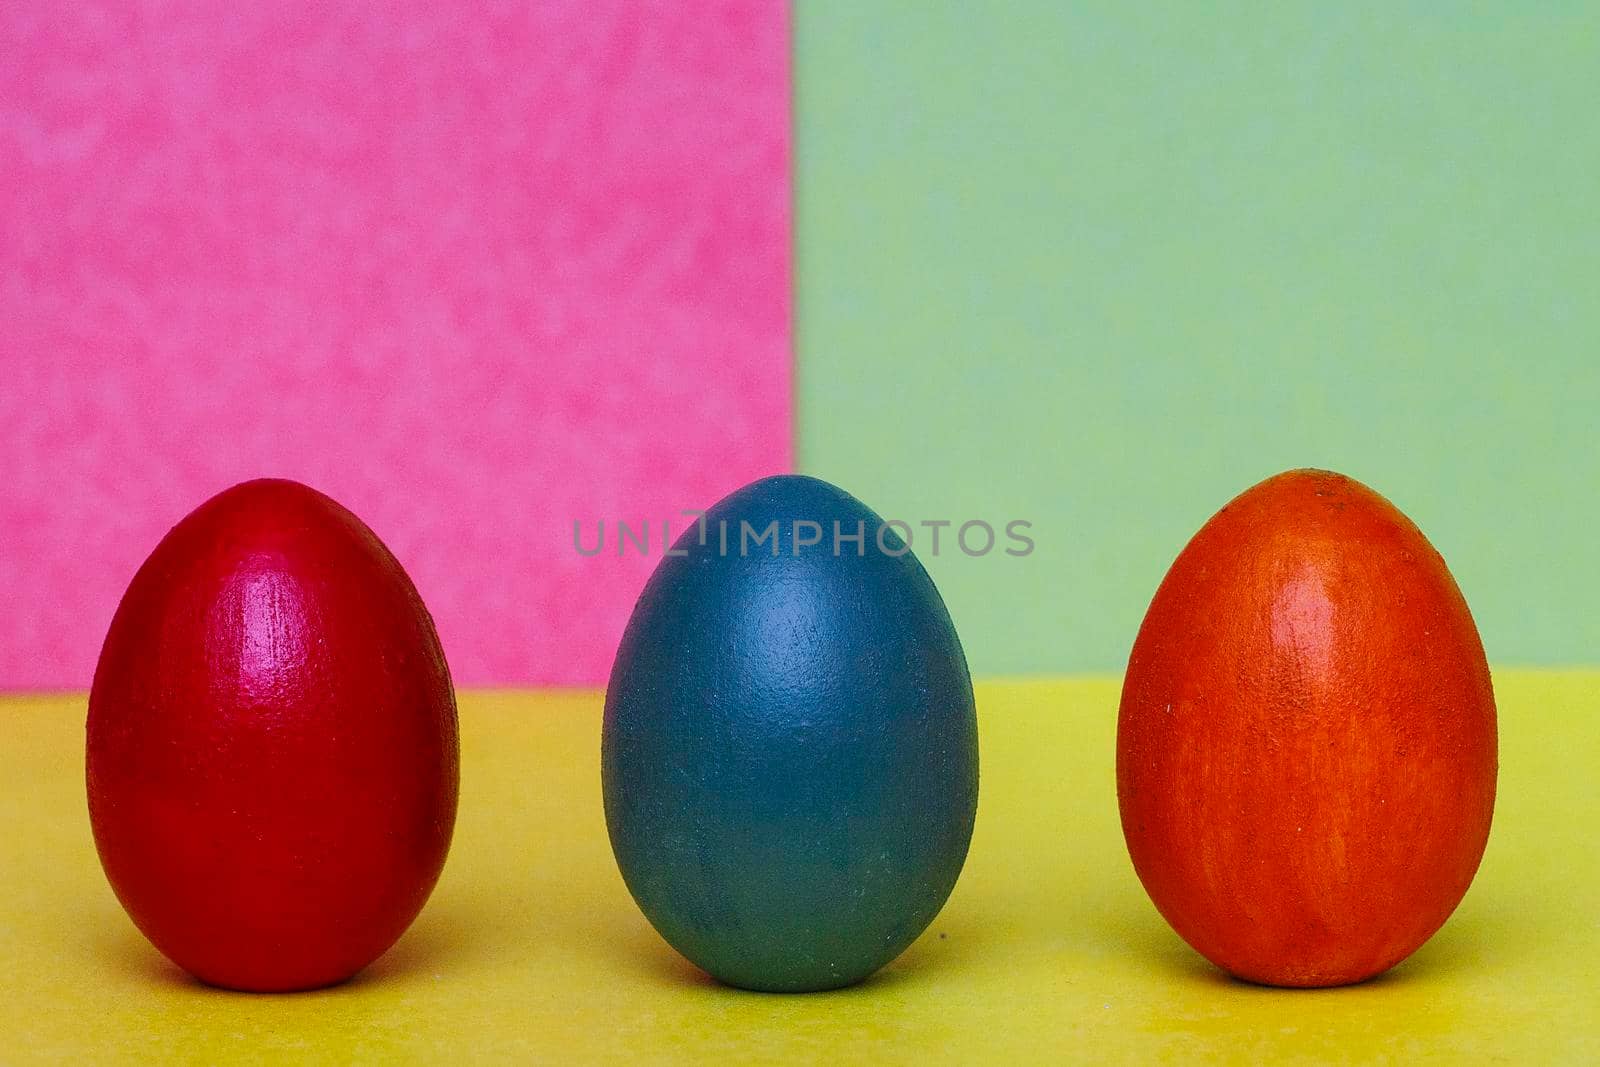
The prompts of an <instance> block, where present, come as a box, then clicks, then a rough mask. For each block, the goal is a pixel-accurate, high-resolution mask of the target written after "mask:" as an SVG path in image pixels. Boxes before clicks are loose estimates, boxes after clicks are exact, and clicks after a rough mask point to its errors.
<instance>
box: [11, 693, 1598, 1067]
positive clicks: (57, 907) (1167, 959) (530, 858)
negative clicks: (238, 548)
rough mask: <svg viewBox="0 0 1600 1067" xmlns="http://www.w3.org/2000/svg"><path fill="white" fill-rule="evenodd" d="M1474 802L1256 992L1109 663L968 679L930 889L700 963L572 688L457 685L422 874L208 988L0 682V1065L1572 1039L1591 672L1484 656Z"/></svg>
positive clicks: (1300, 1053)
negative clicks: (633, 873) (1436, 840)
mask: <svg viewBox="0 0 1600 1067" xmlns="http://www.w3.org/2000/svg"><path fill="white" fill-rule="evenodd" d="M1496 688H1497V691H1498V694H1499V698H1500V715H1501V719H1500V732H1501V778H1500V803H1499V807H1498V810H1497V811H1496V813H1495V827H1494V832H1493V835H1492V837H1491V839H1490V842H1489V851H1488V855H1487V856H1486V858H1485V860H1484V865H1483V869H1482V870H1481V872H1480V873H1479V875H1478V880H1477V883H1476V884H1475V885H1474V886H1473V888H1472V891H1471V892H1470V893H1469V894H1468V895H1467V898H1466V900H1465V902H1464V903H1463V904H1462V906H1461V908H1460V910H1459V911H1458V912H1457V913H1456V916H1455V917H1454V918H1453V919H1452V920H1451V921H1450V923H1449V924H1448V925H1447V926H1446V927H1445V928H1444V930H1443V931H1441V932H1440V933H1439V935H1438V936H1436V937H1435V938H1434V939H1433V941H1431V942H1430V943H1429V944H1428V945H1426V946H1424V947H1423V949H1422V950H1421V951H1419V952H1418V953H1417V954H1416V955H1415V956H1414V957H1412V959H1410V960H1409V961H1407V962H1406V963H1405V964H1403V965H1402V966H1401V967H1399V968H1398V969H1397V970H1395V971H1394V972H1392V973H1391V974H1390V975H1388V976H1385V977H1383V978H1381V979H1379V980H1377V981H1374V982H1371V983H1369V984H1367V985H1364V986H1357V987H1353V988H1348V989H1340V990H1327V991H1316V992H1291V991H1278V990H1269V989H1261V988H1256V987H1252V986H1246V985H1242V984H1239V983H1236V982H1232V981H1230V980H1228V979H1227V978H1225V977H1223V976H1222V975H1220V974H1219V973H1218V972H1216V971H1214V970H1212V969H1211V968H1210V967H1209V965H1207V964H1206V963H1204V961H1202V960H1201V959H1200V958H1199V957H1197V956H1195V955H1194V954H1193V953H1192V952H1190V950H1189V949H1188V948H1187V947H1186V946H1185V945H1184V944H1183V943H1182V942H1180V941H1179V940H1178V938H1177V937H1176V935H1174V934H1172V933H1171V932H1170V931H1169V930H1168V929H1167V927H1166V926H1165V925H1164V924H1163V923H1162V921H1161V919H1160V917H1159V916H1158V915H1157V914H1156V912H1155V910H1154V909H1153V908H1152V907H1151V905H1150V904H1149V902H1148V901H1147V899H1146V898H1145V895H1144V893H1143V891H1142V890H1141V889H1140V886H1139V883H1138V881H1137V879H1136V878H1135V877H1134V874H1133V870H1132V868H1131V867H1130V865H1129V863H1128V860H1127V856H1126V853H1125V852H1124V851H1123V847H1122V839H1121V834H1120V831H1119V829H1118V825H1117V815H1116V800H1115V796H1114V786H1113V738H1114V734H1115V715H1116V700H1117V684H1116V683H1115V682H1114V681H1110V680H1068V681H1029V682H996V683H989V684H983V685H980V686H979V692H978V707H979V716H980V718H981V722H982V740H983V755H982V759H983V785H982V797H981V801H980V807H979V815H978V828H977V833H976V836H975V838H974V841H973V848H972V854H971V858H970V859H969V860H968V862H967V869H966V872H965V873H964V874H963V876H962V879H961V883H960V885H959V886H958V887H957V888H956V892H955V895H954V896H953V897H952V898H951V901H950V903H949V905H948V906H947V907H946V909H945V911H944V913H943V914H942V915H941V916H940V917H939V918H938V919H937V920H936V921H935V923H934V925H933V927H932V928H931V929H930V930H929V932H928V933H927V934H925V935H924V936H923V938H922V939H921V940H920V941H919V942H917V944H916V945H914V946H913V947H912V948H911V949H910V950H909V951H908V952H907V953H906V954H905V955H904V956H902V957H901V958H900V959H899V960H897V961H896V962H895V963H894V964H892V965H891V966H890V967H889V968H888V969H887V970H885V971H884V972H883V973H881V974H880V975H878V976H877V977H876V978H874V979H873V980H871V981H869V982H868V983H866V984H865V985H863V986H860V987H858V988H855V989H851V990H844V991H841V992H837V993H827V994H814V995H809V996H773V995H763V994H754V993H745V992H738V991H735V990H729V989H724V988H721V987H719V986H717V985H715V984H713V983H711V982H710V981H709V980H708V979H706V978H704V977H703V976H701V975H700V974H699V973H698V972H697V971H695V970H694V968H692V967H690V966H689V965H688V964H686V963H684V962H683V961H682V960H681V959H679V958H678V957H677V956H676V955H675V954H674V953H673V952H672V950H671V949H669V948H668V947H667V946H666V945H665V944H664V943H662V942H661V941H660V940H659V939H658V938H657V937H656V935H655V934H654V933H653V932H652V931H651V929H650V928H649V926H648V925H647V924H646V923H645V921H644V919H643V918H642V917H641V916H640V915H639V913H638V912H637V911H636V910H635V908H634V907H633V903H632V901H631V900H630V899H629V897H628V895H627V891H626V890H625V889H624V888H623V885H622V881H621V879H620V878H619V877H618V875H617V873H616V868H615V867H614V865H613V864H612V860H611V854H610V849H609V846H608V844H607V841H606V833H605V825H604V820H603V817H602V814H601V808H600V787H599V766H598V763H599V760H598V753H599V709H600V698H599V696H598V694H595V693H573V692H545V693H467V694H463V695H462V698H461V729H462V757H463V759H462V791H461V820H460V824H459V827H458V829H457V833H456V842H455V848H454V850H453V852H452V854H451V857H450V862H449V865H448V866H447V867H446V869H445V874H444V878H443V880H442V881H441V882H440V885H439V888H438V890H437V892H436V893H435V894H434V897H433V900H432V901H431V902H430V903H429V905H428V907H427V909H426V910H425V911H424V912H423V914H422V916H421V917H420V918H419V919H418V920H417V923H416V925H415V926H414V927H413V928H412V930H411V931H410V933H409V934H407V936H406V937H405V938H404V939H403V940H402V941H401V942H400V944H399V945H397V946H396V947H395V949H394V950H393V951H391V952H390V953H389V954H388V955H387V956H385V957H384V958H383V959H382V960H380V961H379V962H378V963H376V964H375V965H374V966H372V967H371V968H369V969H368V970H367V971H366V972H365V973H363V974H362V975H360V976H359V977H357V978H356V979H355V980H354V981H352V982H350V983H348V984H346V985H344V986H341V987H339V988H336V989H331V990H325V991H322V992H316V993H302V994H294V995H289V996H252V995H245V994H235V993H225V992H220V991H217V990H212V989H207V988H204V987H202V986H200V985H197V984H196V983H194V982H192V981H190V980H189V979H188V978H187V977H186V976H184V975H183V974H182V973H181V972H180V971H178V970H176V969H175V968H173V967H172V966H171V965H170V964H168V963H167V962H166V961H165V960H163V959H162V958H161V957H160V956H159V955H157V954H156V952H155V950H153V949H152V948H150V947H149V945H148V944H146V943H145V942H144V940H143V939H142V938H141V937H140V936H139V934H138V933H137V932H136V931H135V930H134V928H133V926H132V925H131V924H130V923H129V922H128V920H127V919H126V918H125V917H124V916H123V914H122V912H121V910H120V909H119V908H118V906H117V903H116V900H115V899H114V898H113V897H112V895H111V891H110V890H109V889H108V888H107V886H106V884H105V882H104V879H103V878H102V876H101V874H100V868H99V865H98V863H97V862H96V859H95V855H94V848H93V844H92V842H91V840H90V837H89V829H88V823H87V816H86V813H85V807H84V798H83V771H82V741H83V738H82V732H83V711H84V702H83V699H82V698H81V697H49V698H39V697H32V698H9V699H3V700H0V730H3V732H0V963H3V971H0V973H3V976H4V977H3V978H0V982H3V985H0V994H3V995H0V1062H5V1063H18V1062H24V1061H28V1060H31V1059H34V1058H37V1059H40V1060H51V1061H62V1060H73V1061H79V1062H86V1063H87V1062H92V1063H99V1062H105V1061H108V1060H116V1059H126V1060H130V1061H132V1060H138V1061H160V1062H195V1063H199V1062H217V1061H231V1060H243V1061H282V1060H284V1059H285V1058H293V1059H296V1060H310V1061H323V1062H331V1063H345V1062H351V1061H360V1062H371V1061H391V1060H392V1061H414V1060H422V1061H429V1062H446V1061H448V1062H454V1063H466V1062H476V1061H479V1060H484V1059H488V1060H496V1061H507V1060H512V1061H518V1062H526V1061H528V1060H529V1059H549V1060H559V1061H562V1062H572V1061H575V1060H588V1059H600V1058H618V1059H621V1058H632V1059H646V1058H648V1059H661V1060H673V1059H676V1060H682V1061H691V1060H693V1061H697V1062H717V1061H718V1060H731V1061H735V1062H744V1061H747V1060H750V1059H756V1060H760V1061H770V1060H784V1059H793V1060H803V1061H816V1060H819V1059H821V1058H823V1057H828V1058H840V1057H842V1058H844V1059H846V1060H851V1061H854V1060H869V1059H870V1060H872V1061H880V1062H881V1061H888V1062H899V1061H905V1060H913V1059H916V1060H926V1059H928V1058H930V1057H933V1058H939V1059H956V1058H959V1059H961V1060H965V1061H970V1062H977V1061H979V1060H983V1061H992V1060H994V1059H996V1058H1001V1062H1004V1061H1005V1060H1004V1058H1006V1057H1009V1058H1011V1059H1013V1060H1018V1059H1021V1060H1027V1061H1033V1060H1042V1059H1053V1060H1061V1059H1068V1060H1093V1061H1097V1062H1106V1061H1129V1062H1139V1063H1148V1062H1159V1061H1163V1060H1167V1061H1173V1062H1189V1061H1192V1060H1195V1059H1200V1058H1215V1059H1219V1060H1233V1061H1238V1062H1261V1061H1266V1060H1276V1059H1282V1058H1287V1059H1298V1060H1314V1061H1315V1060H1329V1061H1352V1060H1359V1061H1367V1060H1372V1059H1389V1060H1392V1061H1395V1062H1401V1063H1413V1062H1417V1061H1424V1060H1435V1059H1436V1060H1446V1061H1456V1060H1462V1059H1470V1060H1473V1061H1488V1060H1494V1059H1500V1060H1503V1061H1506V1062H1515V1063H1535V1062H1539V1063H1547V1062H1552V1061H1570V1062H1589V1063H1600V1008H1597V1003H1600V983H1597V981H1596V978H1597V971H1596V963H1595V960H1596V955H1597V949H1600V894H1597V891H1596V876H1597V875H1600V862H1597V855H1600V849H1597V844H1600V842H1597V839H1596V826H1595V821H1596V820H1595V816H1596V815H1597V814H1600V806H1597V797H1596V793H1597V786H1596V784H1595V781H1596V779H1595V775H1596V771H1597V768H1600V673H1595V672H1587V673H1577V672H1570V673H1559V674H1557V673H1543V674H1541V673H1516V672H1502V673H1499V674H1497V675H1496Z"/></svg>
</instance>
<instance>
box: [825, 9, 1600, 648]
mask: <svg viewBox="0 0 1600 1067" xmlns="http://www.w3.org/2000/svg"><path fill="white" fill-rule="evenodd" d="M795 38H796V43H795V48H796V61H797V87H796V112H797V130H796V136H797V143H796V187H797V188H796V199H797V204H796V212H797V217H796V225H797V229H796V240H797V250H796V254H797V324H796V325H797V344H798V351H799V360H798V371H797V374H798V403H799V431H798V432H799V456H800V466H801V469H803V470H805V471H806V472H808V473H812V474H816V475H818V476H820V477H824V478H827V479H829V480H831V481H834V482H837V483H838V484H839V485H841V486H843V487H844V488H846V489H847V490H849V491H850V492H851V493H854V494H856V495H857V496H859V497H860V498H861V499H862V500H864V501H866V502H867V504H868V505H869V506H871V507H872V508H874V509H875V510H877V511H878V512H879V513H880V514H883V515H884V516H886V517H898V518H904V519H907V520H910V521H912V522H913V523H915V522H916V521H918V520H921V519H952V520H955V521H956V522H958V523H959V522H960V521H963V520H965V519H970V518H982V519H985V520H987V521H990V522H991V523H993V524H994V525H995V526H996V527H997V528H999V527H1001V526H1002V525H1003V524H1004V522H1006V521H1008V520H1010V519H1015V518H1022V519H1028V520H1031V521H1032V522H1033V523H1034V531H1033V534H1034V537H1035V540H1036V543H1037V548H1036V550H1035V551H1034V553H1033V554H1032V555H1031V556H1028V557H1026V558H1021V559H1018V558H1013V557H1007V556H1005V555H1003V554H1002V553H1001V552H999V551H995V552H992V553H990V554H989V555H987V556H984V557H982V558H977V559H971V558H967V557H964V556H962V555H961V554H960V553H959V552H955V551H952V550H951V549H950V546H949V545H948V543H946V544H942V545H941V553H940V555H939V557H938V558H933V557H932V556H931V555H930V553H929V551H928V548H927V545H926V542H925V541H922V540H919V541H917V542H916V543H915V550H916V552H917V554H918V556H919V557H920V558H921V559H922V560H923V562H924V563H925V564H926V565H927V567H928V569H929V571H930V572H931V573H932V575H933V576H934V578H935V580H936V581H937V582H938V584H939V588H940V590H941V591H942V592H943V594H944V596H945V599H946V601H947V602H948V604H949V606H950V609H951V612H952V613H953V615H954V617H955V620H956V624H957V627H958V628H959V630H960V632H961V636H962V639H963V641H964V642H965V644H966V647H967V651H968V655H969V659H970V661H971V664H972V668H973V670H974V671H975V672H977V673H986V674H992V673H997V672H998V673H1010V672H1044V671H1079V670H1116V669H1120V668H1121V667H1122V665H1123V664H1124V662H1125V660H1126V655H1127V650H1128V648H1129V646H1130V645H1131V643H1132V640H1133V635H1134V633H1135V631H1136V629H1137V627H1138V624H1139V620H1140V619H1141V618H1142V616H1143V613H1144V610H1145V608H1146V606H1147V605H1148V603H1149V599H1150V596H1151V594H1152V593H1153V592H1154V590H1155V587H1156V584H1157V583H1158V582H1159V580H1160V578H1161V576H1162V574H1163V573H1164V572H1165V570H1166V567H1167V566H1168V564H1169V563H1170V562H1171V560H1172V558H1173V556H1174V555H1175V554H1176V553H1177V551H1178V550H1179V549H1180V548H1181V547H1182V545H1183V544H1184V542H1185V541H1186V540H1187V539H1188V537H1189V536H1190V535H1191V534H1192V533H1193V532H1194V531H1195V530H1196V529H1197V528H1198V527H1199V525H1200V524H1201V523H1202V522H1203V521H1204V520H1205V519H1206V518H1207V517H1208V516H1209V515H1210V514H1211V513H1212V512H1213V511H1215V510H1216V509H1217V508H1218V507H1220V506H1221V505H1222V504H1223V503H1225V502H1226V501H1227V500H1228V499H1229V498H1230V497H1231V496H1233V495H1234V494H1235V493H1237V492H1238V491H1240V490H1242V489H1244V488H1245V487H1246V486H1248V485H1250V484H1253V483H1254V482H1256V481H1258V480H1260V479H1261V478H1263V477H1265V476H1267V475H1269V474H1272V473H1274V472H1275V471H1278V470H1281V469H1285V468H1289V467H1297V466H1323V467H1331V468H1335V469H1338V470H1341V471H1344V472H1345V473H1348V474H1350V475H1352V476H1354V477H1357V478H1360V479H1362V480H1363V481H1366V482H1367V483H1369V484H1370V485H1372V486H1373V487H1374V488H1376V489H1377V490H1378V491H1379V492H1382V493H1384V494H1385V495H1386V496H1388V497H1389V498H1390V499H1391V500H1393V501H1394V502H1395V503H1396V504H1397V505H1399V506H1400V507H1401V508H1402V509H1404V510H1405V511H1406V512H1407V513H1408V514H1410V515H1411V517H1412V518H1413V519H1415V520H1416V522H1417V523H1418V524H1419V525H1420V526H1421V527H1422V529H1423V531H1424V532H1425V533H1426V534H1427V535H1428V536H1429V537H1430V538H1431V539H1432V540H1433V542H1434V544H1435V545H1436V546H1437V547H1438V548H1439V549H1440V551H1441V552H1443V553H1444V556H1445V558H1446V560H1448V562H1449V564H1450V566H1451V568H1452V570H1453V571H1454V573H1455V575H1456V578H1457V580H1458V581H1459V582H1460V584H1461V586H1462V589H1463V591H1464V592H1465V593H1466V596H1467V599H1468V601H1469V602H1470V603H1471V605H1472V607H1473V610H1474V612H1475V614H1476V616H1477V618H1478V622H1479V626H1480V628H1481V630H1482V632H1483V637H1484V641H1485V645H1486V647H1487V650H1488V654H1489V657H1490V659H1491V660H1492V661H1494V662H1496V663H1544V664H1558V663H1593V662H1597V661H1600V564H1597V562H1596V550H1597V548H1600V477H1597V475H1600V429H1597V425H1600V8H1596V7H1594V6H1593V5H1558V4H1536V5H1520V4H1499V5H1470V6H1469V5H1461V6H1457V5H1424V4H1410V5H1393V4H1369V5H1331V4H1324V5H1311V4H1282V5H1269V4H1260V5H1253V6H1249V7H1242V6H1237V5H1225V6H1223V7H1221V8H1214V7H1213V5H1188V4H1159V5H1127V4H1100V5H1092V6H1091V5H1080V4H1050V3H1008V4H1003V5H999V4H997V5H957V4H953V3H945V4H934V5H923V4H911V3H893V4H892V3H873V4H853V3H842V2H841V3H801V4H798V5H797V6H796V11H795ZM946 537H948V534H947V535H946ZM1003 546H1004V539H1003V536H1002V547H1003Z"/></svg>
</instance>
